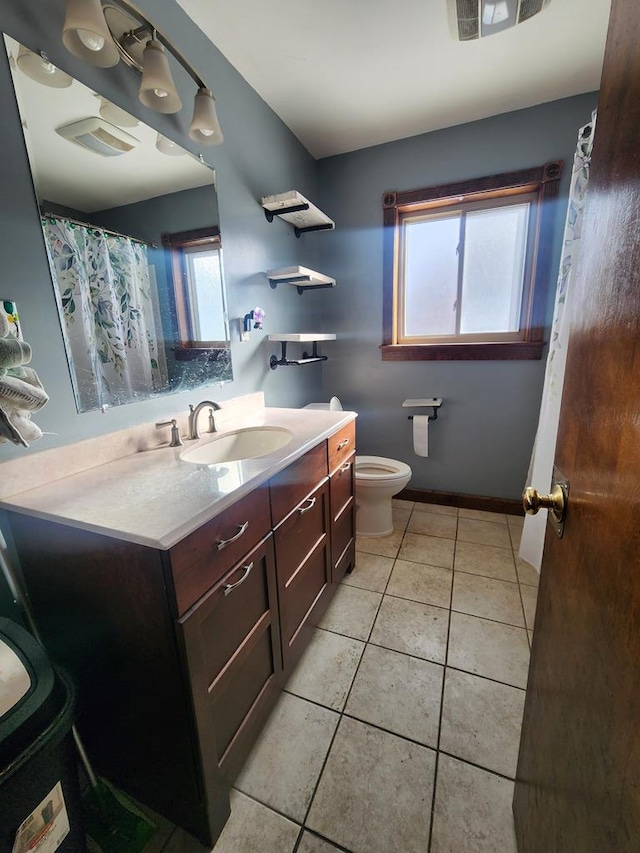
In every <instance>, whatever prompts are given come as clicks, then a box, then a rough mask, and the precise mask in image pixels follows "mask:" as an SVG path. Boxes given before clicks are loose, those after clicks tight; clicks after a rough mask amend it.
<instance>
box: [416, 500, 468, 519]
mask: <svg viewBox="0 0 640 853" xmlns="http://www.w3.org/2000/svg"><path fill="white" fill-rule="evenodd" d="M413 511H414V512H435V513H436V514H437V515H454V516H456V517H457V516H458V508H457V507H455V506H446V504H423V503H419V502H418V501H416V502H415V504H414V505H413Z"/></svg>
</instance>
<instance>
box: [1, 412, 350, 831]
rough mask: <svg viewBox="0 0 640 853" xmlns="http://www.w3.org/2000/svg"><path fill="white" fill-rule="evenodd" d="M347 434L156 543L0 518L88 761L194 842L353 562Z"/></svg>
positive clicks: (216, 811) (218, 815)
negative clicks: (171, 539) (62, 672)
mask: <svg viewBox="0 0 640 853" xmlns="http://www.w3.org/2000/svg"><path fill="white" fill-rule="evenodd" d="M354 440H355V433H354V426H353V424H349V425H348V426H347V427H345V428H344V429H343V430H340V431H339V432H338V433H336V434H335V435H334V436H332V437H331V438H330V439H329V440H328V441H326V442H322V443H321V444H319V445H317V446H316V447H314V448H312V449H311V450H310V451H309V452H308V453H306V454H305V455H304V456H302V457H301V458H300V459H298V460H296V461H295V462H294V463H292V464H291V465H289V466H288V467H287V468H285V469H284V470H283V471H281V472H280V473H278V474H276V475H275V476H274V477H273V478H272V479H271V481H270V482H269V483H265V484H264V485H262V486H260V487H258V488H256V489H255V490H254V491H253V492H251V493H250V494H248V495H246V496H244V497H243V498H240V499H239V500H238V501H237V502H236V503H234V504H232V505H231V506H230V507H228V508H227V509H226V510H224V511H223V512H221V513H220V514H219V515H217V516H216V517H215V518H213V519H212V520H211V521H209V522H206V523H205V524H203V525H202V526H201V527H200V528H198V529H197V530H196V531H194V532H193V533H191V534H190V535H189V536H187V537H185V539H183V540H182V541H181V542H179V543H178V544H177V545H175V546H174V547H173V548H171V549H170V550H169V551H160V550H156V549H154V548H150V547H146V546H143V545H137V544H134V543H131V542H123V541H120V540H118V539H115V538H113V537H107V536H103V535H99V534H97V533H91V532H88V531H84V530H80V529H78V528H76V527H70V526H68V525H65V524H62V523H54V522H49V521H43V520H40V519H37V518H34V517H31V516H27V515H23V514H21V513H10V514H9V516H10V522H11V529H12V534H13V537H14V540H15V544H16V547H17V550H18V553H19V557H20V563H21V566H22V570H23V573H24V576H25V579H26V585H27V588H28V590H29V595H30V598H31V601H32V604H33V608H34V611H35V614H36V619H37V622H38V623H39V626H40V630H41V633H42V635H43V638H44V640H45V644H46V645H47V647H48V649H49V652H50V654H51V655H52V656H53V658H54V660H55V661H57V662H58V663H59V664H61V665H63V666H65V667H66V668H68V669H69V670H70V672H71V673H72V675H73V676H74V680H75V682H76V685H77V687H78V696H79V704H78V727H79V730H80V732H81V734H82V735H83V736H84V739H85V741H86V743H87V746H88V748H89V751H90V754H91V757H92V758H93V760H94V763H95V764H96V767H97V769H98V772H99V773H100V774H101V775H104V776H106V777H107V778H109V779H110V780H111V781H113V782H114V783H115V784H116V785H118V786H120V787H122V789H123V790H125V791H126V792H128V793H129V794H131V795H132V796H133V797H135V798H137V799H138V800H140V801H141V802H142V803H144V804H145V805H147V806H149V807H150V808H152V809H154V810H155V811H157V812H159V813H160V814H162V815H163V816H164V817H166V818H168V819H169V820H171V821H172V822H174V823H176V824H177V825H178V826H181V827H183V828H184V829H186V830H187V831H189V832H190V833H192V834H193V835H195V836H196V837H197V838H199V839H200V840H201V841H202V842H203V843H205V844H208V845H213V844H214V843H215V840H216V838H217V837H218V835H219V834H220V832H221V830H222V827H223V826H224V823H225V822H226V819H227V817H228V814H229V796H228V793H229V788H230V785H231V783H232V781H233V779H234V778H235V776H236V775H237V773H238V771H239V770H240V768H241V766H242V764H243V763H244V761H245V759H246V757H247V755H248V753H249V751H250V749H251V747H252V745H253V743H254V742H255V739H256V738H257V735H258V733H259V731H260V729H261V727H262V725H263V724H264V722H265V720H266V718H267V717H268V715H269V713H270V711H271V709H272V707H273V705H274V704H275V702H276V700H277V697H278V694H279V691H280V689H281V687H282V685H283V683H284V680H285V678H286V677H287V676H288V674H289V673H290V672H291V670H292V668H293V666H294V665H295V663H296V661H297V660H298V658H299V657H300V655H301V654H302V651H303V650H304V648H305V646H306V643H307V641H308V638H309V636H310V634H311V633H312V631H313V629H314V627H315V626H316V625H317V623H318V621H319V619H320V617H321V616H322V614H323V612H324V610H325V609H326V607H327V605H328V603H329V601H330V598H331V595H332V592H333V590H334V589H335V586H336V584H337V583H339V581H340V579H341V577H342V575H343V574H344V572H345V571H349V570H350V569H351V568H352V567H353V555H354V553H355V552H354V540H353V513H354V498H353V485H354V481H353V469H354V458H355V457H354V453H353V452H354ZM345 441H346V442H347V444H344V442H345Z"/></svg>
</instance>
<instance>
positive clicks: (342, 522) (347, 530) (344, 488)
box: [330, 453, 356, 584]
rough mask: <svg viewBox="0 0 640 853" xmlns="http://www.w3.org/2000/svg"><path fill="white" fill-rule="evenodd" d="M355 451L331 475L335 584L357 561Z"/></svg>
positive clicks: (333, 572)
mask: <svg viewBox="0 0 640 853" xmlns="http://www.w3.org/2000/svg"><path fill="white" fill-rule="evenodd" d="M355 461H356V456H355V453H352V454H351V456H350V457H349V458H348V459H347V460H346V461H345V462H343V463H342V464H341V465H340V467H339V468H338V469H337V470H336V471H334V473H333V474H332V475H331V481H330V482H331V487H330V490H331V563H332V577H331V580H332V582H333V583H334V584H337V583H340V581H341V580H342V578H343V577H344V575H345V573H346V572H350V571H351V570H352V569H353V567H354V564H355V508H356V505H355V498H354V494H355Z"/></svg>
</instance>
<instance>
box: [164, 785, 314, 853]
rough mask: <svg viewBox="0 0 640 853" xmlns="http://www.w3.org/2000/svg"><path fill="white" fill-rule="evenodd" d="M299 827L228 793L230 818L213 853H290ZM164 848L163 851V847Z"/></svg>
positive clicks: (245, 798) (251, 801)
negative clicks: (229, 796) (229, 797)
mask: <svg viewBox="0 0 640 853" xmlns="http://www.w3.org/2000/svg"><path fill="white" fill-rule="evenodd" d="M299 832H300V827H299V826H298V825H297V824H295V823H292V822H291V821H290V820H287V818H286V817H282V815H279V814H276V812H274V811H271V809H268V808H267V807H266V806H263V805H261V804H260V803H257V802H256V801H255V800H252V799H250V798H249V797H245V795H244V794H241V793H240V792H239V791H231V817H230V818H229V820H228V821H227V823H226V826H225V828H224V829H223V830H222V835H221V836H220V838H219V839H218V841H217V843H216V845H215V847H214V848H213V850H214V853H238V851H240V850H242V851H243V853H290V851H292V850H293V848H294V847H295V844H296V841H297V840H298V834H299ZM165 849H166V848H165Z"/></svg>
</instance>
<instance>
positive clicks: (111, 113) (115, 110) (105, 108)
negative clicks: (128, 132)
mask: <svg viewBox="0 0 640 853" xmlns="http://www.w3.org/2000/svg"><path fill="white" fill-rule="evenodd" d="M96 98H98V99H99V100H100V108H99V110H98V112H99V113H100V115H101V116H102V118H103V119H104V120H105V121H108V122H110V123H111V124H115V125H116V126H117V127H137V126H138V125H139V124H140V122H139V121H138V119H137V118H136V117H135V116H132V115H131V113H128V112H127V111H126V110H123V109H122V108H121V107H118V106H116V105H115V104H112V103H111V101H108V100H107V99H106V98H104V97H103V96H102V95H96Z"/></svg>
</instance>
